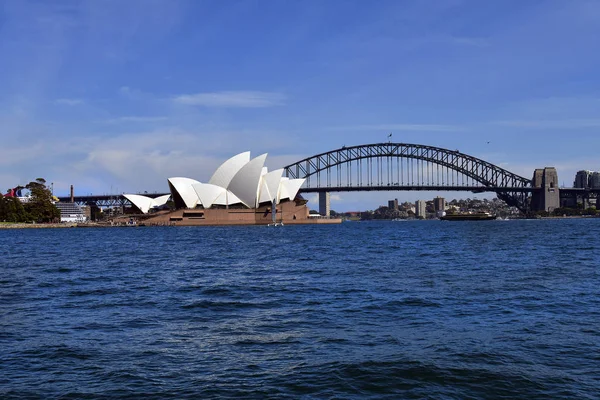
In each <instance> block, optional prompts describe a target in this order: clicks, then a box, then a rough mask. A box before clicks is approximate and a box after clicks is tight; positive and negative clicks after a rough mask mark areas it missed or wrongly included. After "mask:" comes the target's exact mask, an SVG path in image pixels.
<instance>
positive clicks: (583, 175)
mask: <svg viewBox="0 0 600 400" xmlns="http://www.w3.org/2000/svg"><path fill="white" fill-rule="evenodd" d="M592 176H593V172H592V171H586V170H581V171H577V174H576V175H575V182H573V187H574V188H578V189H587V188H589V187H591V178H592Z"/></svg>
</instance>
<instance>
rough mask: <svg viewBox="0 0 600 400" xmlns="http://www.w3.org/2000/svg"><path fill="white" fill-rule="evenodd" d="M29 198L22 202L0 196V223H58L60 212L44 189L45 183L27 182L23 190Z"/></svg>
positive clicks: (16, 198) (39, 179) (49, 192)
mask: <svg viewBox="0 0 600 400" xmlns="http://www.w3.org/2000/svg"><path fill="white" fill-rule="evenodd" d="M18 189H28V190H29V192H30V194H31V197H30V198H29V201H27V202H22V201H21V200H19V198H18V197H5V196H1V195H0V221H4V222H38V223H44V222H58V221H60V210H59V209H58V208H57V207H56V206H55V205H54V203H53V201H52V200H53V199H52V192H51V191H50V189H48V188H47V187H46V181H45V180H44V179H43V178H38V179H36V180H35V181H33V182H29V183H28V184H27V185H26V186H25V187H24V188H23V187H20V188H18Z"/></svg>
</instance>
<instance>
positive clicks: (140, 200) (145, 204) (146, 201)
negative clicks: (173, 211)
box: [123, 194, 171, 214]
mask: <svg viewBox="0 0 600 400" xmlns="http://www.w3.org/2000/svg"><path fill="white" fill-rule="evenodd" d="M123 196H124V197H125V198H126V199H127V200H129V201H130V202H131V204H133V205H134V206H135V207H137V208H138V209H139V210H140V211H141V212H142V213H144V214H147V213H148V211H150V209H151V208H153V207H160V206H162V205H165V204H166V202H167V200H169V197H171V195H168V194H166V195H164V196H160V197H157V198H155V199H153V198H152V197H148V196H142V195H139V194H124V195H123Z"/></svg>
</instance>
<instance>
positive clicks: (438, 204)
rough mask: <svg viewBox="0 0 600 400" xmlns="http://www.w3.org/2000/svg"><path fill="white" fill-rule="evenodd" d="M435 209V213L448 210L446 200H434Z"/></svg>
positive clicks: (438, 198) (439, 198) (437, 198)
mask: <svg viewBox="0 0 600 400" xmlns="http://www.w3.org/2000/svg"><path fill="white" fill-rule="evenodd" d="M433 209H434V210H435V212H438V211H444V210H445V209H446V199H444V198H443V197H436V198H435V199H433Z"/></svg>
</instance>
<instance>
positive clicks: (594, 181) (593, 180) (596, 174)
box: [590, 172, 600, 189]
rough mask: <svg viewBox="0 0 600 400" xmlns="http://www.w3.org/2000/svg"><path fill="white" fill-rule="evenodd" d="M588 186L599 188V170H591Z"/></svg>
mask: <svg viewBox="0 0 600 400" xmlns="http://www.w3.org/2000/svg"><path fill="white" fill-rule="evenodd" d="M590 187H591V188H592V189H600V172H593V173H592V176H591V178H590Z"/></svg>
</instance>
